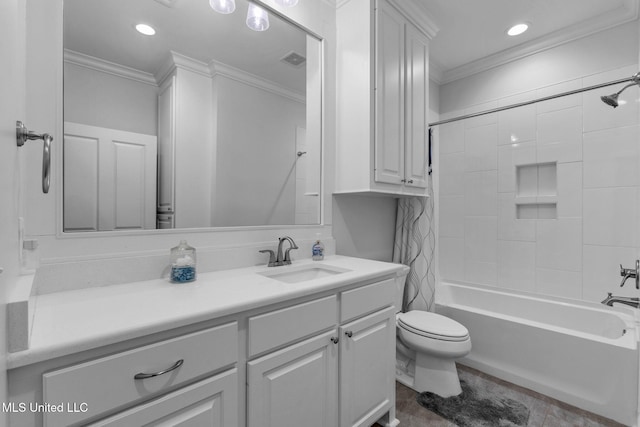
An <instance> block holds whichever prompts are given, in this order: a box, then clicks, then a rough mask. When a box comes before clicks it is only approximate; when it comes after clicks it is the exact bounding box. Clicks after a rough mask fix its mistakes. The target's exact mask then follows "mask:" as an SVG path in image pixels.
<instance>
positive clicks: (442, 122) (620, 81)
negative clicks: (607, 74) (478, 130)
mask: <svg viewBox="0 0 640 427" xmlns="http://www.w3.org/2000/svg"><path fill="white" fill-rule="evenodd" d="M630 81H635V80H634V78H633V77H630V78H626V79H620V80H615V81H612V82H609V83H601V84H598V85H593V86H589V87H584V88H581V89H575V90H570V91H568V92H562V93H558V94H555V95H550V96H545V97H543V98H537V99H532V100H531V101H525V102H519V103H517V104H511V105H505V106H504V107H498V108H493V109H491V110H485V111H480V112H478V113H472V114H465V115H463V116H458V117H453V118H451V119H446V120H440V121H437V122H433V123H429V127H432V126H437V125H443V124H445V123H451V122H457V121H458V120H464V119H471V118H473V117H478V116H484V115H486V114H492V113H497V112H499V111H504V110H510V109H512V108H518V107H524V106H525V105H531V104H535V103H536V102H542V101H549V100H551V99H556V98H560V97H563V96H569V95H575V94H576V93H581V92H586V91H588V90H594V89H600V88H602V87H607V86H613V85H617V84H620V83H625V82H630Z"/></svg>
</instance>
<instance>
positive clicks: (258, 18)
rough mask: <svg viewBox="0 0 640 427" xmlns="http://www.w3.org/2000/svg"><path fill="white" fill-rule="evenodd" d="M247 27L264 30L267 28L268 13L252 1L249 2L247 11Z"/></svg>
mask: <svg viewBox="0 0 640 427" xmlns="http://www.w3.org/2000/svg"><path fill="white" fill-rule="evenodd" d="M247 27H249V28H251V29H252V30H253V31H265V30H267V29H268V28H269V14H267V11H266V10H264V9H263V8H261V7H260V6H257V5H256V4H254V3H249V10H248V11H247Z"/></svg>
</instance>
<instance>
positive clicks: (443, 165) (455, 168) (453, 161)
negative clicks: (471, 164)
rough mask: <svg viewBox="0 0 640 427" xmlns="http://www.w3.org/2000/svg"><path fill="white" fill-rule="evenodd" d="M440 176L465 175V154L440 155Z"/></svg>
mask: <svg viewBox="0 0 640 427" xmlns="http://www.w3.org/2000/svg"><path fill="white" fill-rule="evenodd" d="M439 172H440V174H441V175H442V174H449V173H450V174H456V175H462V174H463V173H464V152H461V153H451V154H440V168H439Z"/></svg>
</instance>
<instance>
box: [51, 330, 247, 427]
mask: <svg viewBox="0 0 640 427" xmlns="http://www.w3.org/2000/svg"><path fill="white" fill-rule="evenodd" d="M237 342H238V325H237V323H236V322H232V323H228V324H226V325H221V326H217V327H214V328H209V329H206V330H203V331H198V332H194V333H191V334H187V335H184V336H180V337H177V338H173V339H170V340H165V341H161V342H158V343H155V344H151V345H147V346H143V347H139V348H134V349H132V350H129V351H126V352H121V353H116V354H114V355H111V356H106V357H102V358H98V359H95V360H90V361H88V362H85V363H80V364H75V365H71V366H69V367H66V368H62V369H57V370H54V371H51V372H46V373H45V374H44V375H43V378H42V384H43V401H44V402H46V403H47V404H49V405H53V406H55V405H62V406H61V407H60V409H61V410H59V411H46V410H45V411H42V412H43V425H44V426H46V427H57V426H60V427H62V426H68V425H72V424H75V423H78V422H82V421H84V420H88V419H95V418H98V417H100V415H101V414H109V413H112V412H117V413H116V415H114V416H112V417H110V418H108V419H106V420H104V421H103V422H98V423H96V424H95V425H129V426H130V425H142V424H138V423H137V422H132V423H131V422H128V421H127V420H150V421H153V420H158V419H163V418H166V417H169V418H170V417H172V416H174V417H180V419H185V420H186V419H189V418H192V419H194V420H195V419H199V418H200V417H209V418H208V419H215V416H216V412H217V413H218V418H217V419H218V420H219V423H218V424H214V425H225V426H233V425H235V422H234V420H235V417H237V413H238V411H237V373H236V368H235V365H236V363H237V360H238V345H237ZM225 368H227V369H226V370H225ZM221 370H223V371H224V372H223V373H222V374H220V375H218V376H216V377H213V378H210V379H209V380H205V381H201V382H199V383H196V384H195V385H191V386H190V387H186V388H178V387H180V386H181V385H190V383H192V382H193V381H195V380H197V379H199V378H203V377H206V376H207V375H209V376H211V375H212V374H215V373H216V372H219V371H221ZM166 392H171V394H166V395H164V396H162V395H163V393H166ZM155 396H162V397H160V398H159V399H157V400H153V401H151V402H150V403H145V404H144V405H143V406H140V407H134V408H131V406H132V404H135V403H136V402H143V401H145V400H148V399H149V398H153V397H155ZM223 396H224V398H222V397H223ZM219 406H222V407H219ZM220 411H222V412H220ZM223 415H224V416H225V417H226V418H222V417H223ZM223 421H224V422H223ZM209 425H211V424H209Z"/></svg>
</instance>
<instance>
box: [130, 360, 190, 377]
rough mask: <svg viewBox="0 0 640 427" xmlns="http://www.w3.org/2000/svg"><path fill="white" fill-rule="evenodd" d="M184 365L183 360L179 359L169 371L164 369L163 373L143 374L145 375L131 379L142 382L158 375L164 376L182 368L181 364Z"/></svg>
mask: <svg viewBox="0 0 640 427" xmlns="http://www.w3.org/2000/svg"><path fill="white" fill-rule="evenodd" d="M183 363H184V359H180V360H178V361H177V362H176V363H175V364H174V365H173V366H172V367H170V368H169V369H165V370H164V371H160V372H155V373H153V374H145V373H142V372H141V373H139V374H136V375H135V376H134V377H133V378H134V379H136V380H144V379H146V378H153V377H157V376H159V375H164V374H166V373H168V372H171V371H173V370H175V369H178V368H179V367H180V366H182V364H183Z"/></svg>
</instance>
